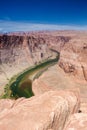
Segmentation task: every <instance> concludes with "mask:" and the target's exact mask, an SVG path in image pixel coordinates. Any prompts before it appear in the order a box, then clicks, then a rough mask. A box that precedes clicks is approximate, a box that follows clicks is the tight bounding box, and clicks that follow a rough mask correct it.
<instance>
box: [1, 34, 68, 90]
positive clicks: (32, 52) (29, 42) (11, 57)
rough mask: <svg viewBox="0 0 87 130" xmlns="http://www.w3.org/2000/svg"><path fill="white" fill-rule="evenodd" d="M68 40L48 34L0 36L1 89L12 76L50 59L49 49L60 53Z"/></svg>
mask: <svg viewBox="0 0 87 130" xmlns="http://www.w3.org/2000/svg"><path fill="white" fill-rule="evenodd" d="M69 39H70V37H68V36H67V37H64V36H53V35H52V34H50V33H41V32H38V33H36V32H35V33H11V34H3V35H0V86H2V87H1V88H2V89H3V86H4V85H5V84H6V83H7V82H8V80H9V79H10V78H11V77H12V76H13V75H15V74H18V73H19V72H21V71H23V70H24V69H26V68H28V67H30V66H32V65H34V64H38V63H39V62H41V61H43V60H45V59H48V58H50V57H52V56H53V54H52V52H51V51H50V50H49V48H55V49H56V50H58V51H60V49H61V47H62V46H63V45H64V44H65V43H66V42H68V41H69ZM1 88H0V89H1ZM1 91H2V90H1Z"/></svg>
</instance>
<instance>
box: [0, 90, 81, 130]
mask: <svg viewBox="0 0 87 130" xmlns="http://www.w3.org/2000/svg"><path fill="white" fill-rule="evenodd" d="M78 95H79V94H78V92H73V91H66V92H65V91H48V92H46V93H44V94H42V95H39V96H34V97H32V98H30V99H24V98H20V99H18V100H16V101H14V100H10V99H8V100H5V99H2V100H0V129H1V130H29V129H30V130H36V129H37V130H49V129H52V130H63V128H64V125H65V122H66V121H67V119H68V117H69V116H70V115H71V114H73V113H75V112H78V110H79V105H80V104H79V103H80V102H79V98H80V97H79V96H78ZM2 108H3V109H2Z"/></svg>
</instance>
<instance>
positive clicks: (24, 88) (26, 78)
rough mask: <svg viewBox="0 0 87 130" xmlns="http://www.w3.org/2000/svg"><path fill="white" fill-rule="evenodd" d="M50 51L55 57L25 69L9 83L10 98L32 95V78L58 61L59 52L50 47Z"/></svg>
mask: <svg viewBox="0 0 87 130" xmlns="http://www.w3.org/2000/svg"><path fill="white" fill-rule="evenodd" d="M51 51H53V52H54V53H55V54H56V55H55V58H53V59H49V60H47V61H44V62H43V63H41V64H38V65H36V66H33V67H32V68H30V69H28V70H26V71H25V72H23V73H22V74H20V75H19V76H18V77H17V78H16V80H15V81H14V82H12V83H11V84H10V85H9V90H10V92H11V94H10V98H19V97H26V98H29V97H31V96H34V93H33V91H32V82H33V80H35V78H38V77H39V76H40V75H41V74H42V73H43V72H44V71H45V70H46V69H48V68H49V67H50V66H52V65H54V64H56V63H57V62H58V59H59V53H58V52H57V51H55V50H53V49H51ZM5 98H6V97H5Z"/></svg>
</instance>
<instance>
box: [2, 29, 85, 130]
mask: <svg viewBox="0 0 87 130" xmlns="http://www.w3.org/2000/svg"><path fill="white" fill-rule="evenodd" d="M86 36H87V32H82V31H81V32H80V31H79V32H78V31H55V32H35V33H21V34H20V33H13V34H12V33H11V34H8V35H7V34H5V35H1V36H0V83H1V84H0V86H1V88H0V89H1V92H2V91H3V86H4V85H5V84H6V83H7V82H8V79H9V78H10V77H12V76H13V75H14V74H17V73H19V72H21V71H23V70H24V69H26V68H27V67H29V66H31V65H34V64H37V63H38V62H41V61H42V60H45V59H47V58H49V57H51V56H52V53H51V52H50V50H49V48H53V49H55V50H57V51H58V52H59V53H60V59H59V62H58V64H57V65H55V66H53V67H51V68H49V69H48V70H47V71H46V72H44V73H43V74H42V75H41V76H40V77H39V78H38V79H36V80H35V81H34V82H33V86H32V89H33V92H34V95H35V96H33V97H31V98H29V99H25V98H20V99H17V100H11V99H1V100H0V130H87V114H86V113H87V58H86V57H87V37H86Z"/></svg>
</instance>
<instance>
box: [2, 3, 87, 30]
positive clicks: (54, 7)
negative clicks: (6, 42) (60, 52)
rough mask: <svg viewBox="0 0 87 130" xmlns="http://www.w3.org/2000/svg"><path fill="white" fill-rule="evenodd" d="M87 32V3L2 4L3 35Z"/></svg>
mask: <svg viewBox="0 0 87 130" xmlns="http://www.w3.org/2000/svg"><path fill="white" fill-rule="evenodd" d="M33 30H87V0H0V32H11V31H33Z"/></svg>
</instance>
